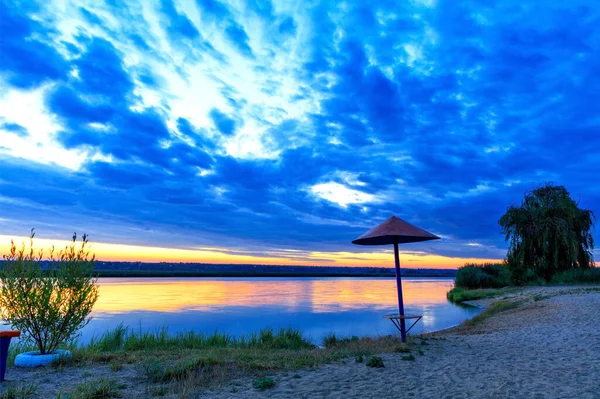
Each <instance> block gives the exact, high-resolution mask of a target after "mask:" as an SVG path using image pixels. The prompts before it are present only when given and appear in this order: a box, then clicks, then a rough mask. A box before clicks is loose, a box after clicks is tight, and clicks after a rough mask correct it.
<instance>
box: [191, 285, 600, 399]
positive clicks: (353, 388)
mask: <svg viewBox="0 0 600 399" xmlns="http://www.w3.org/2000/svg"><path fill="white" fill-rule="evenodd" d="M560 290H562V289H560V288H556V287H554V288H543V289H537V291H538V292H539V293H540V294H548V293H554V294H556V293H557V292H558V291H560ZM570 291H571V290H570ZM532 292H534V291H532V290H529V291H528V292H527V294H529V295H530V294H531V293H532ZM437 337H439V338H440V339H439V340H433V339H430V340H428V341H427V342H428V343H429V345H423V346H421V349H422V350H423V351H424V355H419V354H417V353H415V356H416V360H415V361H405V360H401V356H402V354H388V355H383V356H382V357H383V360H384V363H385V368H383V369H372V368H369V367H366V366H365V365H364V363H363V364H360V363H354V362H353V361H351V360H349V361H347V362H346V363H345V364H333V365H327V366H324V367H322V368H320V369H319V370H317V371H300V372H293V373H288V374H287V375H283V374H282V375H275V376H273V377H274V379H275V380H276V382H277V385H276V386H275V387H274V388H272V389H269V390H267V391H265V392H258V391H256V390H254V389H253V388H252V387H251V382H250V380H241V381H238V382H237V384H238V385H235V389H237V392H235V393H231V392H229V391H230V390H231V389H232V388H233V387H234V385H230V386H228V387H225V388H223V389H222V390H219V391H213V392H205V393H204V394H202V395H200V397H203V398H204V397H207V398H210V397H219V398H229V397H230V398H262V397H264V398H449V399H450V398H582V399H584V398H589V399H598V398H600V292H597V291H596V292H592V293H589V292H588V293H586V294H581V293H580V294H570V295H562V296H555V297H551V298H547V299H542V300H540V301H537V302H530V303H528V304H524V305H522V306H521V307H519V308H517V309H514V310H510V311H507V312H503V313H501V314H498V315H496V316H494V317H492V318H490V319H488V320H486V321H485V322H483V323H482V324H481V325H480V326H478V327H475V328H469V329H465V328H456V329H453V330H449V331H445V332H443V333H438V334H437ZM298 376H299V377H300V378H297V377H298Z"/></svg>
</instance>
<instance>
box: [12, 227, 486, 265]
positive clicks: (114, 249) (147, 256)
mask: <svg viewBox="0 0 600 399" xmlns="http://www.w3.org/2000/svg"><path fill="white" fill-rule="evenodd" d="M11 240H14V241H15V243H16V244H17V246H19V247H20V245H21V244H22V243H24V242H25V243H27V245H28V243H29V238H27V237H22V236H21V237H20V236H17V237H12V236H6V235H0V251H1V253H2V254H6V253H8V250H9V246H10V241H11ZM68 243H69V242H68V241H66V240H51V239H38V238H36V239H35V241H34V246H35V247H36V248H37V249H45V251H46V252H45V253H46V254H47V253H48V250H49V248H51V247H52V246H54V247H56V248H57V249H58V248H63V247H64V246H66V245H67V244H68ZM359 248H360V249H365V248H367V247H359ZM91 251H92V253H94V254H96V259H97V260H102V261H125V262H137V261H139V262H182V263H214V264H262V265H307V266H309V265H317V266H376V267H394V265H393V251H392V249H391V247H389V248H385V247H379V248H377V247H375V248H374V251H372V252H367V251H364V252H304V251H297V250H279V251H277V254H278V256H262V257H261V256H248V255H240V254H236V252H235V251H228V250H227V248H198V249H178V248H161V247H145V246H135V245H122V244H106V243H92V245H91ZM400 253H401V259H402V266H403V267H407V268H450V269H451V268H457V267H459V266H462V265H463V264H464V263H465V262H483V261H493V262H498V260H490V259H479V258H451V257H445V256H440V255H431V254H426V253H420V252H414V251H401V252H400ZM281 254H288V255H287V256H282V255H281ZM298 257H301V260H298V259H296V258H298Z"/></svg>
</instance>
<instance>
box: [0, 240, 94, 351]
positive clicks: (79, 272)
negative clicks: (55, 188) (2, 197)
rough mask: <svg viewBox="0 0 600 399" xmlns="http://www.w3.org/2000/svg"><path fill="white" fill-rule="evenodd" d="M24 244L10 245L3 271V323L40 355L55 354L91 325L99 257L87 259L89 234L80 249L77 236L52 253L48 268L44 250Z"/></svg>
mask: <svg viewBox="0 0 600 399" xmlns="http://www.w3.org/2000/svg"><path fill="white" fill-rule="evenodd" d="M34 236H35V232H34V231H33V230H32V231H31V236H30V246H29V249H26V248H25V243H23V245H22V246H21V248H20V249H17V247H16V245H15V243H14V241H11V247H10V252H9V254H8V255H4V261H3V262H2V267H1V268H0V286H1V289H0V319H4V320H7V321H8V322H9V323H10V324H11V325H12V326H13V328H16V329H19V330H21V331H22V332H23V338H24V339H25V340H28V341H33V342H34V343H35V345H36V346H37V347H38V349H39V351H40V353H41V354H46V353H52V352H54V351H55V350H56V349H57V348H58V346H59V345H61V344H63V343H65V342H67V341H69V340H71V339H73V338H74V337H75V336H76V335H77V333H78V332H79V330H80V329H81V328H83V327H84V326H85V325H87V323H89V321H90V318H89V317H88V315H89V314H90V312H91V311H92V308H93V306H94V303H96V299H98V286H97V280H96V279H95V278H94V277H92V272H93V269H94V261H95V257H94V256H91V257H90V255H89V251H88V248H87V247H88V239H87V235H85V234H84V235H83V237H82V241H81V246H80V247H79V248H77V245H76V241H77V235H76V234H73V239H72V241H71V243H70V244H69V245H67V246H66V247H65V248H64V249H63V250H61V251H59V252H58V253H57V254H55V253H54V247H53V248H52V249H51V250H50V254H49V258H50V262H49V267H48V268H43V267H42V257H43V251H42V250H40V251H36V250H35V249H34V247H33V238H34Z"/></svg>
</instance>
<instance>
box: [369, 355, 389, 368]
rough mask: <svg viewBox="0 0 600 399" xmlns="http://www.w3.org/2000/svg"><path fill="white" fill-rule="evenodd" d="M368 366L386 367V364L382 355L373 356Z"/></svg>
mask: <svg viewBox="0 0 600 399" xmlns="http://www.w3.org/2000/svg"><path fill="white" fill-rule="evenodd" d="M367 367H373V368H383V367H385V365H384V364H383V359H382V358H381V357H379V356H371V358H370V359H369V361H368V362H367Z"/></svg>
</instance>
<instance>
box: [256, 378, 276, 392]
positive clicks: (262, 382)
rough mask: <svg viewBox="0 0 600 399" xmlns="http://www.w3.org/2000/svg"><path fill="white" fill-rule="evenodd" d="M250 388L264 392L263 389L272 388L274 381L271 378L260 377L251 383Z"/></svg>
mask: <svg viewBox="0 0 600 399" xmlns="http://www.w3.org/2000/svg"><path fill="white" fill-rule="evenodd" d="M252 386H253V387H254V388H255V389H258V390H259V391H264V390H265V389H268V388H272V387H274V386H275V381H273V379H272V378H271V377H262V378H259V379H257V380H254V381H252Z"/></svg>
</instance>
